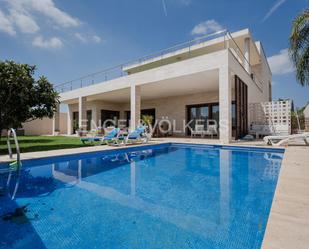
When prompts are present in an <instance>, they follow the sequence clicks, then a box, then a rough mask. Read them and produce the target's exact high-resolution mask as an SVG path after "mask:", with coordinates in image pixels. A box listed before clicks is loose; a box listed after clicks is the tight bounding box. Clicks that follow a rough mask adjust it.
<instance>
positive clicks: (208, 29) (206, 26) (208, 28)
mask: <svg viewBox="0 0 309 249" xmlns="http://www.w3.org/2000/svg"><path fill="white" fill-rule="evenodd" d="M223 29H224V28H223V26H221V25H220V24H219V23H217V22H216V21H215V20H214V19H211V20H207V21H205V22H201V23H199V24H197V25H196V26H194V28H193V29H192V31H191V34H192V35H205V34H209V33H214V32H218V31H220V30H223Z"/></svg>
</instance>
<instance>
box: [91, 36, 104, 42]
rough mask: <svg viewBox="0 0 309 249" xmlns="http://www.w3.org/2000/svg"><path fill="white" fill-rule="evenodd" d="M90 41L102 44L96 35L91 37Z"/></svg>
mask: <svg viewBox="0 0 309 249" xmlns="http://www.w3.org/2000/svg"><path fill="white" fill-rule="evenodd" d="M92 40H93V42H94V43H101V42H102V39H101V37H99V36H97V35H94V36H92Z"/></svg>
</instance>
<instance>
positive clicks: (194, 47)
mask: <svg viewBox="0 0 309 249" xmlns="http://www.w3.org/2000/svg"><path fill="white" fill-rule="evenodd" d="M246 39H247V40H248V41H249V43H247V44H245V43H246V42H245V41H246ZM246 46H247V48H246ZM227 48H229V49H230V51H231V52H232V54H233V55H234V56H235V58H236V59H237V61H238V62H239V63H240V64H241V65H242V66H243V68H244V69H245V70H246V71H247V73H248V74H250V75H251V77H252V78H253V79H254V81H255V83H256V85H257V86H258V87H259V88H262V83H261V80H260V79H259V76H257V75H256V74H255V73H254V72H253V70H252V68H253V67H254V66H256V65H259V64H260V63H261V54H262V53H263V51H262V48H261V46H260V45H259V43H254V42H253V39H252V37H251V33H250V32H249V30H248V29H244V30H241V31H238V32H234V33H230V32H229V31H227V30H222V31H219V32H216V33H213V34H208V35H205V36H202V37H199V38H197V39H194V40H191V41H188V42H184V43H180V44H177V45H175V46H172V47H169V48H167V49H164V50H161V51H159V52H156V53H153V54H151V55H147V56H144V57H141V58H139V59H137V60H133V61H130V62H127V63H124V64H121V65H118V66H115V67H111V68H108V69H105V70H102V71H99V72H96V73H92V74H89V75H86V76H83V77H80V78H77V79H74V80H71V81H68V82H65V83H62V84H59V85H56V86H55V89H56V90H57V91H58V92H60V93H62V92H67V91H71V90H75V89H78V88H83V87H87V86H90V85H93V84H98V83H102V82H105V81H109V80H113V79H116V78H120V77H124V76H126V75H131V74H134V73H139V72H142V71H146V70H149V69H153V68H157V67H160V66H164V65H167V64H172V63H175V62H179V61H183V60H186V59H190V58H194V57H197V56H200V55H205V54H210V53H213V52H217V51H220V50H224V49H227ZM248 51H250V55H249V53H248Z"/></svg>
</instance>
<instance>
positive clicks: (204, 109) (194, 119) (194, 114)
mask: <svg viewBox="0 0 309 249" xmlns="http://www.w3.org/2000/svg"><path fill="white" fill-rule="evenodd" d="M208 119H209V106H208V105H196V106H188V122H190V123H189V126H190V128H191V129H192V130H194V128H195V125H199V124H203V125H204V127H205V129H206V128H207V120H208ZM189 131H190V129H189Z"/></svg>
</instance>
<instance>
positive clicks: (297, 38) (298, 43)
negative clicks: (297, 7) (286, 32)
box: [290, 8, 309, 86]
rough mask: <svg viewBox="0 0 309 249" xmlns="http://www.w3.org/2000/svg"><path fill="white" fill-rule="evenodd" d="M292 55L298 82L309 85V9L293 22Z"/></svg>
mask: <svg viewBox="0 0 309 249" xmlns="http://www.w3.org/2000/svg"><path fill="white" fill-rule="evenodd" d="M290 55H291V58H292V61H293V63H294V66H295V69H296V78H297V80H298V81H299V83H300V84H301V85H302V86H305V85H309V8H307V9H306V10H305V11H304V12H303V13H301V14H300V15H299V16H297V17H296V18H295V20H294V22H293V27H292V32H291V35H290Z"/></svg>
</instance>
